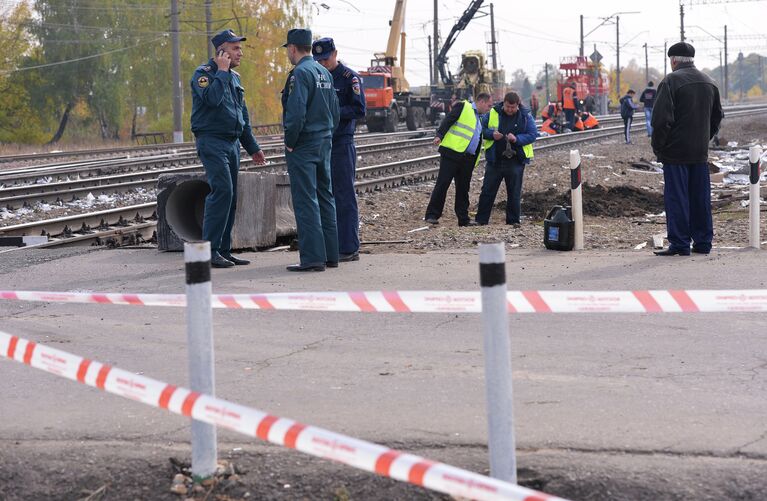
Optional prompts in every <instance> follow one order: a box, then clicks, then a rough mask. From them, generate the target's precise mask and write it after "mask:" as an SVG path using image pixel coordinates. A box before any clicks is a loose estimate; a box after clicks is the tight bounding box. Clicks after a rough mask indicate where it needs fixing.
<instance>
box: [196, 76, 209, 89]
mask: <svg viewBox="0 0 767 501" xmlns="http://www.w3.org/2000/svg"><path fill="white" fill-rule="evenodd" d="M209 83H210V81H209V80H208V77H206V76H204V75H203V76H201V77H200V78H198V79H197V85H199V86H200V88H201V89H204V88H205V87H207V86H208V84H209Z"/></svg>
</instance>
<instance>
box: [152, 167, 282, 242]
mask: <svg viewBox="0 0 767 501" xmlns="http://www.w3.org/2000/svg"><path fill="white" fill-rule="evenodd" d="M287 177H288V176H287V175H286V174H269V173H266V174H262V173H255V172H240V174H239V176H238V179H237V214H236V216H235V223H234V228H233V230H232V248H233V249H237V250H240V249H257V248H260V247H269V246H272V245H274V244H275V243H276V242H277V236H278V228H279V230H280V231H281V233H282V234H280V236H283V235H288V236H290V235H295V234H296V229H295V228H296V223H295V217H294V215H293V208H292V203H291V199H290V184H289V182H288V179H287ZM209 192H210V187H209V186H208V182H207V179H206V177H205V175H204V174H165V175H162V176H160V179H159V180H158V182H157V217H158V222H157V246H158V249H159V250H161V251H181V250H183V248H184V242H185V241H195V240H200V239H202V219H203V215H204V212H205V197H206V196H207V194H208V193H209ZM278 221H279V223H278Z"/></svg>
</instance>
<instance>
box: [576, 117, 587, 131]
mask: <svg viewBox="0 0 767 501" xmlns="http://www.w3.org/2000/svg"><path fill="white" fill-rule="evenodd" d="M576 118H577V119H576V120H575V124H573V127H575V130H586V127H585V126H584V125H583V120H581V117H576Z"/></svg>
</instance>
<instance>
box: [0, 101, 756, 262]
mask: <svg viewBox="0 0 767 501" xmlns="http://www.w3.org/2000/svg"><path fill="white" fill-rule="evenodd" d="M765 111H767V108H762V109H750V110H739V111H729V112H728V114H727V116H728V117H738V116H744V115H750V114H756V113H764V112H765ZM633 128H634V129H637V130H640V129H643V128H644V124H643V123H639V124H634V126H633ZM622 131H623V127H622V126H614V127H604V128H600V129H596V130H593V131H585V132H578V133H572V134H567V135H562V136H551V137H542V138H539V139H538V141H537V142H536V151H541V150H547V149H554V148H561V147H565V146H570V145H573V144H578V143H582V142H585V141H591V140H598V139H601V138H605V137H611V136H615V135H619V134H622ZM417 141H418V142H417V143H416V145H423V146H427V145H428V144H430V142H431V139H430V138H419V139H418V140H417ZM370 146H371V147H372V146H380V145H370ZM397 146H399V147H401V149H406V148H412V147H413V146H414V145H413V144H401V145H397ZM384 147H385V148H386V149H385V151H391V150H393V149H394V146H393V145H391V144H385V145H384ZM282 160H283V161H282V163H281V164H280V163H278V162H277V161H275V163H274V164H272V165H269V166H266V167H258V166H254V165H253V166H246V167H244V168H243V170H257V169H256V168H259V169H264V168H268V169H276V168H280V167H282V166H284V157H283V158H282ZM167 170H169V171H170V172H179V171H182V172H183V171H190V172H193V171H195V170H197V171H200V170H201V166H200V165H189V166H186V167H181V168H178V167H175V168H170V169H167ZM438 172H439V155H436V154H434V155H427V156H421V157H417V158H412V159H407V160H402V161H396V162H389V163H384V164H379V165H371V166H366V167H360V168H358V169H357V182H356V183H355V186H356V187H357V190H358V192H369V191H375V190H383V189H388V188H394V187H398V186H403V185H408V184H413V183H417V182H421V181H424V180H428V179H433V178H435V177H436V175H437V173H438ZM159 174H160V173H158V171H151V172H144V173H128V174H120V175H117V176H111V177H110V176H103V177H100V178H93V179H90V180H89V179H85V180H79V181H78V182H82V183H87V182H88V181H93V182H99V183H107V184H95V185H90V186H88V185H87V184H86V185H84V186H80V187H76V188H71V189H70V190H69V191H66V192H65V193H67V194H70V195H72V194H74V193H83V192H85V191H86V190H87V191H93V190H94V188H107V187H108V188H109V189H112V190H115V192H117V191H120V190H123V191H124V190H125V189H131V188H135V187H136V186H149V185H154V184H155V183H156V180H157V177H158V176H159ZM137 175H144V176H147V178H146V179H139V180H134V179H131V176H137ZM141 183H143V184H141ZM22 188H26V187H22ZM37 188H39V187H37ZM18 189H21V188H18ZM8 191H9V190H8V189H3V190H0V206H4V205H5V204H6V202H10V201H14V202H16V203H20V202H22V201H23V200H24V199H25V198H24V197H32V198H26V200H27V203H29V200H32V199H35V197H38V198H40V197H42V198H43V199H45V198H46V197H53V196H56V197H58V198H60V197H61V195H62V194H64V192H62V191H61V190H59V191H58V192H57V191H56V190H53V191H48V192H45V193H34V194H30V195H24V194H20V191H16V192H15V195H12V196H11V197H6V196H5V195H6V194H7V193H6V192H8ZM155 209H156V203H155V202H153V201H151V202H146V203H141V204H133V205H130V206H126V207H118V208H114V209H109V210H101V211H96V212H88V213H83V214H75V215H68V216H65V217H58V218H52V219H46V220H41V221H35V222H30V223H23V224H17V225H13V226H6V227H0V235H2V236H11V235H40V234H44V235H48V236H49V238H51V239H52V240H51V241H49V242H48V243H46V244H41V245H39V247H54V246H61V245H82V244H85V243H94V242H95V243H107V244H109V243H110V241H111V240H114V241H115V244H116V245H119V244H121V243H122V242H125V241H127V242H128V243H138V242H141V241H143V240H145V239H149V238H151V234H152V232H153V231H154V227H155V224H156V214H155ZM110 239H111V240H110ZM0 252H8V251H0Z"/></svg>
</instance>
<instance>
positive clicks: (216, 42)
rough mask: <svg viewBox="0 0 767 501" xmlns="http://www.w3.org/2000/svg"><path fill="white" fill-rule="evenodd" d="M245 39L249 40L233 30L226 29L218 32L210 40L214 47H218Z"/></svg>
mask: <svg viewBox="0 0 767 501" xmlns="http://www.w3.org/2000/svg"><path fill="white" fill-rule="evenodd" d="M245 40H247V38H245V37H239V36H237V35H235V34H234V31H232V30H224V31H222V32H221V33H216V35H215V36H214V37H213V38H211V39H210V42H211V43H212V44H213V47H216V48H218V47H219V46H220V45H221V44H223V43H226V42H242V41H245Z"/></svg>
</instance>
